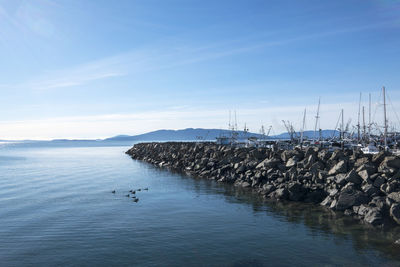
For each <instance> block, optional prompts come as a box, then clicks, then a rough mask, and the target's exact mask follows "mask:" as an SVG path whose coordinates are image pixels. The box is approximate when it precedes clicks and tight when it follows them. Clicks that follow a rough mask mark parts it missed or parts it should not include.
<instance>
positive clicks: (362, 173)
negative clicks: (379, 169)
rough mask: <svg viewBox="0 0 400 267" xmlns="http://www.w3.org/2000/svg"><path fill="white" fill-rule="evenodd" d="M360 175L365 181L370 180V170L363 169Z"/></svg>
mask: <svg viewBox="0 0 400 267" xmlns="http://www.w3.org/2000/svg"><path fill="white" fill-rule="evenodd" d="M358 175H359V176H360V177H361V178H362V179H363V180H364V181H366V180H368V178H369V174H368V171H367V170H362V171H360V172H358Z"/></svg>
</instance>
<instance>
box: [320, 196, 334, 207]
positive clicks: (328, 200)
mask: <svg viewBox="0 0 400 267" xmlns="http://www.w3.org/2000/svg"><path fill="white" fill-rule="evenodd" d="M331 203H332V198H331V197H330V196H327V197H326V198H325V199H324V200H323V201H322V202H321V206H324V207H329V206H330V205H331Z"/></svg>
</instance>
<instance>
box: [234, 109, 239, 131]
mask: <svg viewBox="0 0 400 267" xmlns="http://www.w3.org/2000/svg"><path fill="white" fill-rule="evenodd" d="M234 127H235V131H237V130H238V128H237V118H236V110H235V126H234Z"/></svg>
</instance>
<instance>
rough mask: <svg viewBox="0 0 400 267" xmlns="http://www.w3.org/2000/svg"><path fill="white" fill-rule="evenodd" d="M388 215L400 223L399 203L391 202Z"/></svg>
mask: <svg viewBox="0 0 400 267" xmlns="http://www.w3.org/2000/svg"><path fill="white" fill-rule="evenodd" d="M390 216H391V217H392V218H393V220H394V221H395V222H396V223H398V224H400V204H398V203H395V204H392V206H391V207H390Z"/></svg>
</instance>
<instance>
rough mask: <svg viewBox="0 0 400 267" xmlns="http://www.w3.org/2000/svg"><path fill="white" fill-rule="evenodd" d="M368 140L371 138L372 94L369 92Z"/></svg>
mask: <svg viewBox="0 0 400 267" xmlns="http://www.w3.org/2000/svg"><path fill="white" fill-rule="evenodd" d="M368 113H369V114H368V142H369V141H370V139H371V94H369V107H368Z"/></svg>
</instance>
